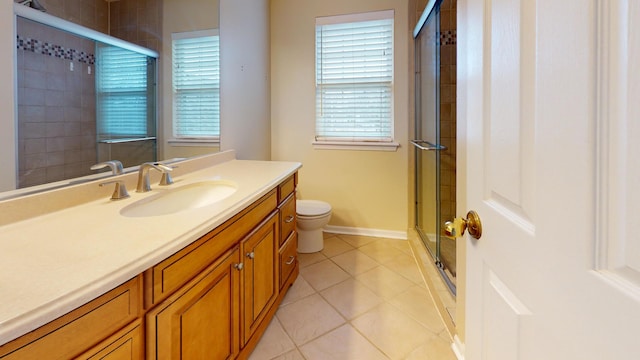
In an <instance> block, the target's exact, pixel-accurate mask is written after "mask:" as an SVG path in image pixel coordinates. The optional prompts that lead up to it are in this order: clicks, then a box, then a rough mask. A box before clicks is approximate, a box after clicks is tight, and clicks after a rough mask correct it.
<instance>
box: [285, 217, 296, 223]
mask: <svg viewBox="0 0 640 360" xmlns="http://www.w3.org/2000/svg"><path fill="white" fill-rule="evenodd" d="M293 219H295V218H294V217H293V216H292V215H289V216H287V217H286V218H285V219H284V222H286V223H287V224H288V223H290V222H292V221H293Z"/></svg>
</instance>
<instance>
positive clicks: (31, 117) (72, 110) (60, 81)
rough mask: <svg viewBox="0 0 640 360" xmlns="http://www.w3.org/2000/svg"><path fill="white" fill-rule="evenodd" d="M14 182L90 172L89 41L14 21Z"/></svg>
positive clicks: (92, 158) (92, 144)
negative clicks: (15, 112) (15, 68)
mask: <svg viewBox="0 0 640 360" xmlns="http://www.w3.org/2000/svg"><path fill="white" fill-rule="evenodd" d="M17 28H18V39H17V69H18V162H19V165H18V166H19V170H18V175H19V178H18V187H25V186H32V185H38V184H42V183H45V182H51V181H58V180H63V179H66V178H71V177H77V176H83V175H88V174H91V173H92V171H90V170H89V167H90V166H91V165H92V164H94V163H95V160H96V146H95V141H96V126H95V106H96V104H95V90H94V88H95V87H94V69H93V66H94V55H93V53H94V42H93V41H90V40H86V39H84V38H80V37H77V36H74V35H70V34H68V33H65V32H62V31H59V30H55V29H53V28H50V27H48V26H44V25H41V24H38V23H35V22H32V21H30V20H25V19H19V20H18V22H17Z"/></svg>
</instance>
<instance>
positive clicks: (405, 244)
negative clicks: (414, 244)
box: [387, 239, 413, 256]
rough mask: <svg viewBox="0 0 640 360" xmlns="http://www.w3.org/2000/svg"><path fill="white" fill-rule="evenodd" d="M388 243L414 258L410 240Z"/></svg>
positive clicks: (395, 240) (390, 240)
mask: <svg viewBox="0 0 640 360" xmlns="http://www.w3.org/2000/svg"><path fill="white" fill-rule="evenodd" d="M387 243H388V244H389V245H391V246H393V247H394V248H396V249H398V250H400V251H402V252H403V253H405V254H407V255H411V256H413V252H412V251H411V244H409V241H408V240H403V239H388V240H387Z"/></svg>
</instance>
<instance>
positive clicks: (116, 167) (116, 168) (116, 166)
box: [90, 160, 124, 175]
mask: <svg viewBox="0 0 640 360" xmlns="http://www.w3.org/2000/svg"><path fill="white" fill-rule="evenodd" d="M106 167H109V168H110V169H111V172H112V173H113V175H120V174H122V173H124V168H123V167H122V163H121V162H120V161H118V160H109V161H104V162H101V163H98V164H95V165H92V166H91V168H90V169H91V170H99V169H103V168H106Z"/></svg>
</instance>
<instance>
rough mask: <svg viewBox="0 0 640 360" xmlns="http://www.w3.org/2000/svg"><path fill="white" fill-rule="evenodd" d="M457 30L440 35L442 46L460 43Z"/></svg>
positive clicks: (446, 31) (443, 32)
mask: <svg viewBox="0 0 640 360" xmlns="http://www.w3.org/2000/svg"><path fill="white" fill-rule="evenodd" d="M457 38H458V32H457V31H456V30H445V31H442V32H441V33H440V45H456V44H457V43H458V40H457Z"/></svg>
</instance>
